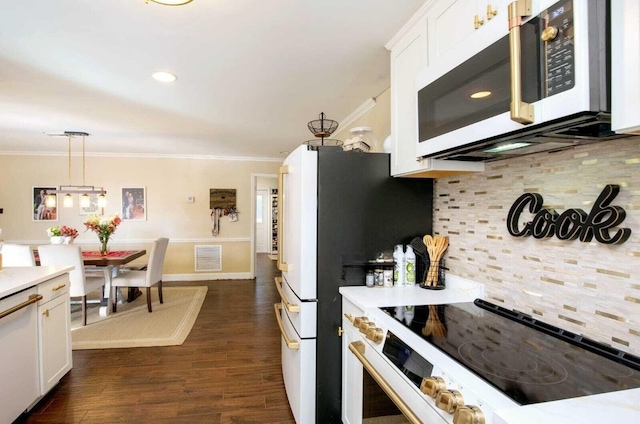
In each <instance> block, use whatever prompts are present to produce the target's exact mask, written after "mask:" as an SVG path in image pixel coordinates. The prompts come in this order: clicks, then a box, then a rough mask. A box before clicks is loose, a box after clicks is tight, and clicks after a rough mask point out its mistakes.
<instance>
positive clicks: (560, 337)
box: [380, 299, 640, 405]
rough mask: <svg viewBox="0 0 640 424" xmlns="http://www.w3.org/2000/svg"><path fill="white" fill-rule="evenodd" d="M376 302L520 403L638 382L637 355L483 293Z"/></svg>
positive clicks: (626, 386)
mask: <svg viewBox="0 0 640 424" xmlns="http://www.w3.org/2000/svg"><path fill="white" fill-rule="evenodd" d="M380 309H382V310H383V311H384V312H386V313H387V314H389V315H390V316H391V317H393V318H394V319H396V320H397V321H400V322H402V323H403V324H404V325H405V326H406V327H408V328H410V329H411V330H412V331H413V332H414V333H415V334H417V335H418V336H420V337H421V338H423V339H424V340H426V341H427V342H428V343H430V344H432V345H434V346H436V347H437V348H438V349H440V350H441V351H443V352H445V353H446V354H447V355H449V356H450V357H452V358H453V359H455V360H456V361H457V362H458V363H460V364H462V365H464V366H465V367H466V368H468V369H469V370H470V371H472V372H474V373H475V374H477V375H479V376H480V377H481V378H482V379H484V380H485V381H487V382H489V383H490V384H492V385H493V386H494V387H496V388H497V389H498V390H500V391H501V392H503V393H504V394H505V395H507V396H508V397H510V398H511V399H513V400H514V401H515V402H518V403H519V404H522V405H528V404H532V403H539V402H547V401H553V400H560V399H568V398H573V397H578V396H587V395H594V394H598V393H606V392H614V391H618V390H625V389H632V388H637V387H640V358H638V357H637V356H634V355H631V354H628V353H625V352H622V351H619V350H617V349H614V348H612V347H610V346H607V345H604V344H600V343H598V342H595V341H593V340H590V339H587V338H585V337H582V336H579V335H577V334H574V333H571V332H568V331H565V330H562V329H559V328H557V327H554V326H551V325H549V324H546V323H544V322H541V321H537V320H534V319H532V318H531V317H529V316H527V315H523V314H519V313H515V312H513V311H509V310H507V309H504V308H501V307H499V306H496V305H493V304H491V303H489V302H486V301H483V300H480V299H477V300H476V301H475V302H473V303H457V304H449V305H421V306H399V307H386V308H380ZM406 342H409V341H406Z"/></svg>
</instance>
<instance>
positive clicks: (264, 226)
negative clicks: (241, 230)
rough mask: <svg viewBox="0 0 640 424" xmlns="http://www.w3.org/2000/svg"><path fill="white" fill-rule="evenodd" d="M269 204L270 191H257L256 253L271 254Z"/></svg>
mask: <svg viewBox="0 0 640 424" xmlns="http://www.w3.org/2000/svg"><path fill="white" fill-rule="evenodd" d="M269 202H270V196H269V191H268V190H262V189H260V190H256V252H257V253H269V252H270V251H271V250H270V248H269V223H270V222H271V220H270V219H269Z"/></svg>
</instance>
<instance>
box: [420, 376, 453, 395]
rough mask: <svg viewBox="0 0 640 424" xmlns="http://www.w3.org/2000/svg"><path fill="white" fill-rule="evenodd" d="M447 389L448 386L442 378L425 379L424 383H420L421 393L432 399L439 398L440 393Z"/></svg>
mask: <svg viewBox="0 0 640 424" xmlns="http://www.w3.org/2000/svg"><path fill="white" fill-rule="evenodd" d="M446 388H447V385H446V384H445V382H444V378H442V377H425V378H423V379H422V383H420V391H422V393H424V394H425V395H427V396H431V397H432V398H435V397H436V396H438V393H440V392H441V391H443V390H445V389H446Z"/></svg>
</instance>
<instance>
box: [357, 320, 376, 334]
mask: <svg viewBox="0 0 640 424" xmlns="http://www.w3.org/2000/svg"><path fill="white" fill-rule="evenodd" d="M370 328H376V324H375V323H373V322H371V321H368V322H363V323H362V325H361V326H360V332H361V333H362V334H364V335H366V334H367V331H369V329H370Z"/></svg>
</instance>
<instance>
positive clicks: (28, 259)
mask: <svg viewBox="0 0 640 424" xmlns="http://www.w3.org/2000/svg"><path fill="white" fill-rule="evenodd" d="M2 262H3V264H4V266H36V260H35V258H34V256H33V250H31V246H28V245H26V244H15V243H4V246H3V247H2Z"/></svg>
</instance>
